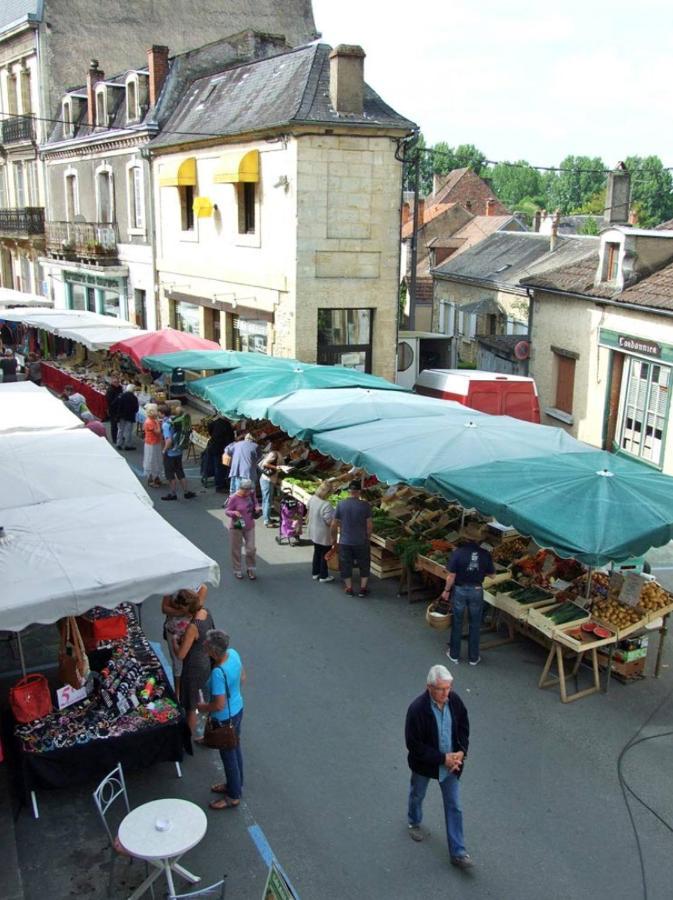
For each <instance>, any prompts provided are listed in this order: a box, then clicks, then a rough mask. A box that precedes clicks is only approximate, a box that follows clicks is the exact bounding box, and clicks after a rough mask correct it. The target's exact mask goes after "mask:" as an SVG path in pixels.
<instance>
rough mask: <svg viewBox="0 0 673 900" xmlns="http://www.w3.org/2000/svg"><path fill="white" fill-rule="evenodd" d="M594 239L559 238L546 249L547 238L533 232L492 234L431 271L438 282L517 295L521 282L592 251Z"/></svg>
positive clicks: (520, 289) (573, 261) (595, 242)
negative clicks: (477, 285)
mask: <svg viewBox="0 0 673 900" xmlns="http://www.w3.org/2000/svg"><path fill="white" fill-rule="evenodd" d="M597 245H598V238H592V237H559V238H558V242H557V245H556V248H555V249H554V250H553V251H550V249H549V237H547V236H546V235H542V234H536V233H534V232H519V231H496V232H495V233H494V234H492V235H490V236H489V237H487V238H485V239H484V240H483V241H480V242H479V243H478V244H475V245H474V246H473V247H471V248H470V249H469V250H465V251H464V252H462V253H460V254H454V255H453V256H451V257H450V259H448V260H447V261H446V262H445V263H442V264H441V265H439V266H437V267H436V268H434V269H433V270H432V273H433V275H436V276H437V277H439V278H444V279H451V278H456V279H457V280H459V281H467V282H478V283H480V284H485V283H486V284H489V285H493V286H494V287H496V286H501V287H504V288H506V289H507V288H509V289H510V290H514V291H517V292H520V293H524V291H525V289H524V288H522V287H520V286H519V282H520V281H521V279H522V278H527V276H532V275H534V274H536V273H538V272H540V273H541V272H543V271H546V270H547V269H549V268H552V267H559V266H560V265H561V264H572V263H575V262H576V261H577V260H578V259H583V258H584V257H585V256H588V255H590V254H591V253H592V252H594V251H595V250H596V247H597Z"/></svg>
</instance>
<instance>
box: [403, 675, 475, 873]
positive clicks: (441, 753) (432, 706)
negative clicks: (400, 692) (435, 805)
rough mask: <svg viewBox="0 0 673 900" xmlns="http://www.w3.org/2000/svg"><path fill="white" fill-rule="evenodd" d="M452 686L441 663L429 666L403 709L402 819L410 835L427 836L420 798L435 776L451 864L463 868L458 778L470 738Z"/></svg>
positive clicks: (467, 861)
mask: <svg viewBox="0 0 673 900" xmlns="http://www.w3.org/2000/svg"><path fill="white" fill-rule="evenodd" d="M452 688H453V675H452V674H451V673H450V672H449V670H448V669H447V668H446V666H433V667H432V668H431V669H430V671H429V672H428V678H427V686H426V690H425V691H424V692H423V693H422V694H421V695H420V697H416V699H415V700H414V701H413V703H411V705H410V706H409V709H408V710H407V719H406V723H405V726H404V738H405V742H406V745H407V751H408V754H407V761H408V763H409V768H410V769H411V782H410V785H409V807H408V811H407V821H408V824H409V835H410V837H411V838H412V840H414V841H422V840H423V839H424V838H425V837H426V835H427V832H425V831H424V830H423V829H422V828H421V822H422V821H423V800H424V798H425V793H426V791H427V789H428V784H429V783H430V779H431V778H433V779H435V780H438V781H439V788H440V790H441V792H442V802H443V804H444V820H445V823H446V837H447V840H448V843H449V856H450V858H451V864H452V865H454V866H458V867H459V868H461V869H469V868H471V867H472V865H473V862H472V858H471V856H470V855H469V853H468V852H467V850H466V849H465V839H464V837H463V811H462V808H461V805H460V793H459V784H458V782H459V780H460V776H461V775H462V773H463V767H464V763H465V758H466V757H467V750H468V747H469V743H470V722H469V719H468V715H467V710H466V709H465V705H464V703H463V701H462V700H461V699H460V697H459V696H458V694H456V693H455V692H454V691H453V690H452Z"/></svg>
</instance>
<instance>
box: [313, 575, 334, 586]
mask: <svg viewBox="0 0 673 900" xmlns="http://www.w3.org/2000/svg"><path fill="white" fill-rule="evenodd" d="M313 577H314V578H315V577H316V576H315V575H314V576H313ZM318 581H319V582H320V584H327V582H328V581H334V575H328V576H327V578H318Z"/></svg>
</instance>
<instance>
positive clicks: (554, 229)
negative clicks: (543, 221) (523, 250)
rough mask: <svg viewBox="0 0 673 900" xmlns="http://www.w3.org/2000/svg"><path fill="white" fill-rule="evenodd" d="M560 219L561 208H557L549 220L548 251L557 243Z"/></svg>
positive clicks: (554, 247) (553, 248)
mask: <svg viewBox="0 0 673 900" xmlns="http://www.w3.org/2000/svg"><path fill="white" fill-rule="evenodd" d="M560 220H561V210H560V209H557V210H556V212H555V213H554V216H553V218H552V220H551V234H550V236H549V251H550V252H551V251H553V250H556V244H557V243H558V226H559V221H560Z"/></svg>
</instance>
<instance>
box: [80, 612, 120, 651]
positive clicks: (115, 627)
mask: <svg viewBox="0 0 673 900" xmlns="http://www.w3.org/2000/svg"><path fill="white" fill-rule="evenodd" d="M97 613H98V614H92V613H85V614H84V615H83V616H78V617H77V627H78V628H79V631H80V634H81V635H82V640H83V641H84V646H85V647H86V649H87V650H95V649H96V647H97V646H98V644H100V643H104V642H106V641H121V640H123V639H124V638H125V637H126V634H127V631H128V627H127V620H126V616H124V615H122V614H121V613H119V614H115V613H113V612H108V611H107V610H105V611H101V610H97Z"/></svg>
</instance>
